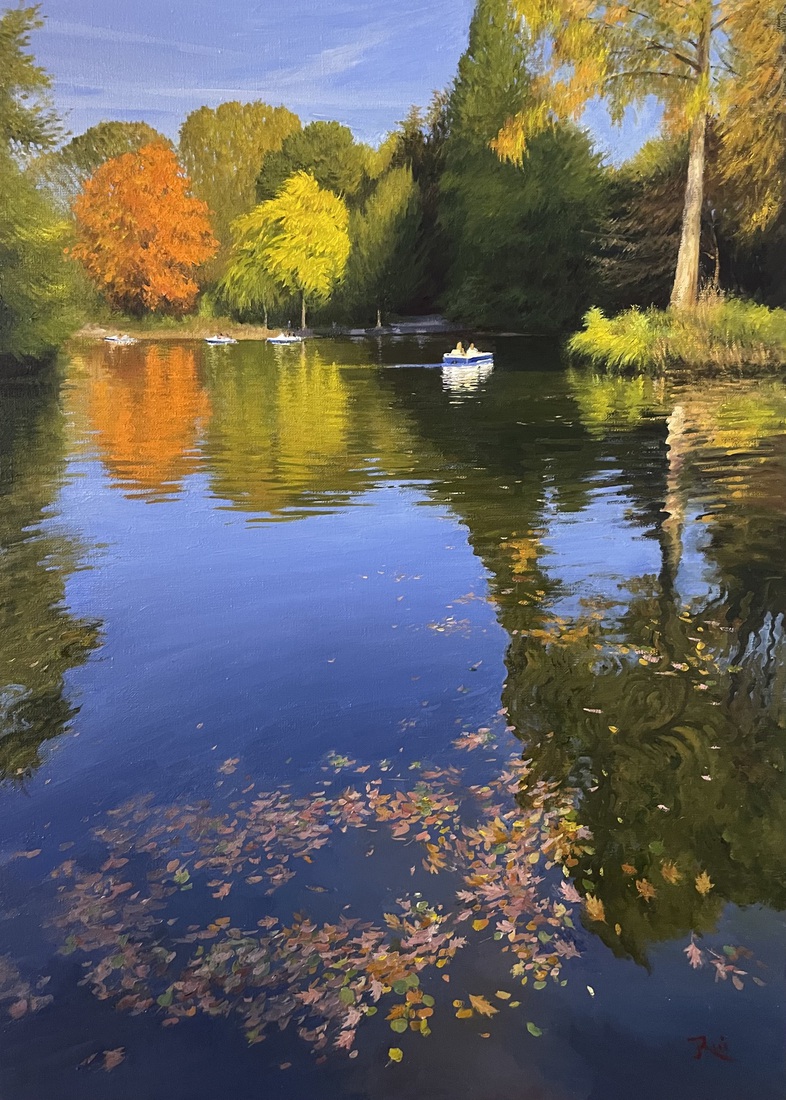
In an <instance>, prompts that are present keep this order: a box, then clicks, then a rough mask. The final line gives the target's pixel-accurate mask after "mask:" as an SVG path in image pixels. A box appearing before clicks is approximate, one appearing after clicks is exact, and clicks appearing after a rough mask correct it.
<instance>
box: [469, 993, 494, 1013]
mask: <svg viewBox="0 0 786 1100" xmlns="http://www.w3.org/2000/svg"><path fill="white" fill-rule="evenodd" d="M469 1003H470V1004H471V1005H472V1007H473V1008H474V1009H475V1011H476V1012H479V1013H480V1015H481V1016H495V1015H496V1014H497V1013H498V1012H499V1009H498V1008H495V1007H494V1005H492V1004H489V1002H488V1001H487V1000H486V998H485V997H474V996H473V995H472V994H471V993H470V995H469Z"/></svg>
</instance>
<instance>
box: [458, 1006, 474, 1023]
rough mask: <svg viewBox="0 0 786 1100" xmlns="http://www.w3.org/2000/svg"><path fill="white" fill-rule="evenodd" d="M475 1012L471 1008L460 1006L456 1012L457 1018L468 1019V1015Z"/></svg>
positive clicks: (472, 1014)
mask: <svg viewBox="0 0 786 1100" xmlns="http://www.w3.org/2000/svg"><path fill="white" fill-rule="evenodd" d="M474 1015H475V1013H474V1012H473V1011H472V1009H471V1008H460V1009H459V1010H458V1012H457V1013H456V1019H457V1020H468V1019H469V1018H470V1016H474Z"/></svg>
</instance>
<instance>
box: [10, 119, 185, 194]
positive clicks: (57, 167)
mask: <svg viewBox="0 0 786 1100" xmlns="http://www.w3.org/2000/svg"><path fill="white" fill-rule="evenodd" d="M153 142H160V143H161V144H164V145H169V144H170V142H169V141H168V140H167V138H165V137H164V135H163V134H159V132H158V131H157V130H154V129H153V127H152V126H148V124H147V123H146V122H99V123H98V125H97V126H91V127H90V128H89V129H88V130H85V132H84V133H83V134H79V135H78V136H77V137H75V138H72V139H71V141H69V142H68V144H67V145H64V146H63V147H62V148H61V149H57V150H55V151H54V152H48V153H44V154H43V155H42V156H40V157H38V158H37V159H36V160H35V161H34V162H33V163H32V164H31V166H30V170H31V172H32V173H33V175H34V176H35V178H36V180H37V181H38V183H39V184H40V185H41V186H42V187H45V188H46V189H47V190H48V191H49V192H50V193H51V195H52V197H53V199H54V200H55V202H56V203H57V205H58V206H60V207H62V208H63V209H64V210H69V211H70V209H71V206H72V204H73V202H74V199H75V198H76V196H77V195H78V194H79V192H80V191H81V190H82V188H83V187H84V184H85V181H86V180H87V179H89V178H90V176H92V175H93V173H94V172H95V171H96V169H97V168H100V167H101V165H102V164H105V163H106V162H107V161H108V160H112V158H113V157H119V156H122V155H123V153H135V152H138V151H139V149H141V148H142V146H144V145H150V144H152V143H153Z"/></svg>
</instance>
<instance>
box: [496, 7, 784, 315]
mask: <svg viewBox="0 0 786 1100" xmlns="http://www.w3.org/2000/svg"><path fill="white" fill-rule="evenodd" d="M513 7H514V10H515V12H516V14H517V15H518V16H519V17H520V18H521V21H522V22H521V34H522V36H523V38H524V40H525V42H526V43H527V44H528V49H529V53H530V57H531V58H532V62H531V64H532V65H533V66H534V72H535V76H536V79H535V81H534V82H533V92H534V93H535V94H533V96H532V97H531V99H530V100H529V101H528V102H527V103H526V104H525V105H524V107H523V108H521V109H520V110H518V111H517V112H515V113H513V114H512V115H511V117H510V118H509V119H508V120H507V122H506V123H505V125H504V126H503V127H502V129H501V131H500V133H499V136H498V138H497V139H496V141H495V148H496V150H497V152H498V153H499V154H500V156H502V157H504V158H507V159H510V160H513V161H520V160H521V158H522V156H523V155H524V153H525V150H526V147H527V145H528V143H529V141H530V140H531V138H532V137H533V136H534V135H535V134H537V133H540V132H542V131H543V130H545V129H548V128H550V127H552V126H553V125H554V124H555V122H556V121H557V120H558V119H560V118H566V117H579V116H580V115H581V113H582V112H583V110H584V108H585V106H586V104H587V103H588V102H589V101H590V100H591V99H593V98H595V97H597V96H598V94H600V95H601V97H602V98H603V99H604V100H605V102H606V103H607V105H608V107H609V109H610V112H611V116H612V119H613V120H614V121H617V122H619V121H620V120H621V119H622V117H623V114H624V111H625V109H626V107H628V106H630V105H633V104H637V103H641V102H642V101H643V100H645V99H646V98H647V97H649V96H654V97H656V98H657V99H658V100H659V101H660V102H661V104H662V105H663V108H664V114H665V123H666V126H667V129H668V131H669V132H670V133H673V134H676V133H684V134H686V135H687V138H688V165H687V179H686V184H685V195H684V206H683V212H682V221H681V233H680V245H679V250H678V255H677V263H676V271H675V275H674V283H673V287H672V292H671V306H672V307H673V308H675V309H679V308H683V307H686V306H691V305H693V304H694V303H695V301H696V297H697V293H698V274H699V258H700V247H701V246H700V238H701V212H702V204H703V192H704V171H705V151H706V131H707V122H708V119H709V118H710V116H711V115H712V114H713V112H715V111H719V110H723V112H724V114H725V115H726V116H728V117H733V118H736V121H737V125H738V126H739V127H745V122H744V120H743V119H742V117H741V113H740V111H739V110H738V109H737V108H738V107H739V106H740V104H741V103H742V102H744V100H740V98H739V93H738V92H737V91H736V90H735V84H734V83H733V82H732V81H727V82H725V83H724V76H725V75H726V74H727V73H728V71H729V69H730V68H731V67H733V65H734V63H735V61H739V60H743V61H744V65H745V69H746V71H747V72H749V73H750V72H751V70H752V69H754V70H755V67H756V65H757V64H758V60H759V58H760V56H761V55H762V50H763V51H764V52H765V53H766V52H767V51H768V50H770V49H771V47H770V45H769V44H767V45H765V44H764V42H765V41H766V39H767V38H768V37H771V36H772V35H773V34H777V31H776V30H775V22H774V19H773V20H772V22H771V23H770V25H769V30H768V15H764V14H763V12H765V11H766V12H768V13H769V14H770V15H772V14H774V12H773V8H772V5H771V4H770V3H768V2H765V3H759V4H758V5H757V4H756V3H754V2H752V0H747V2H746V3H743V4H741V3H740V2H739V0H694V2H693V3H688V4H686V3H685V2H684V0H640V2H639V0H637V2H636V3H635V4H629V3H609V2H606V0H553V2H551V3H548V4H544V3H542V0H513ZM742 8H746V9H747V10H748V15H749V17H751V18H752V15H753V11H754V9H755V10H757V11H758V17H757V19H756V20H755V22H756V25H757V26H758V27H759V28H760V29H761V31H762V35H761V38H762V42H758V41H756V40H754V39H753V38H752V36H751V35H750V33H749V29H748V26H747V24H746V22H745V17H744V16H742V15H741V14H740V12H741V9H742ZM767 31H768V33H765V32H767ZM749 86H750V80H749ZM776 109H777V100H775V99H771V100H770V101H769V103H768V104H767V105H766V106H762V107H761V108H760V110H761V112H762V114H763V116H764V117H766V118H770V117H771V116H772V113H773V111H774V110H776ZM764 129H765V130H766V126H765V127H764ZM745 132H746V135H747V138H748V141H749V144H748V149H747V154H746V159H747V164H748V165H751V164H752V163H753V164H755V159H756V155H757V153H756V150H755V149H754V148H753V147H752V146H751V145H750V140H751V139H752V138H754V137H756V136H757V135H756V132H755V130H754V129H752V128H751V127H750V126H747V128H746V129H745ZM761 137H762V135H761V133H760V134H759V142H758V144H759V145H761ZM754 174H755V168H754Z"/></svg>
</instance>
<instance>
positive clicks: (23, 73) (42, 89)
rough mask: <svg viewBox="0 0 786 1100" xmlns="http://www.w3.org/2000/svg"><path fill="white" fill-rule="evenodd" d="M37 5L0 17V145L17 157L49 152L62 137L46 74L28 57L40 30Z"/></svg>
mask: <svg viewBox="0 0 786 1100" xmlns="http://www.w3.org/2000/svg"><path fill="white" fill-rule="evenodd" d="M39 12H40V8H39V5H38V4H35V5H33V6H32V7H29V8H11V9H9V10H8V11H6V12H3V14H2V15H1V16H0V145H2V146H3V147H5V148H7V149H8V151H9V152H10V153H11V154H12V155H14V156H17V157H21V156H26V155H29V154H30V153H31V152H34V151H37V150H41V149H48V148H50V147H51V146H52V145H54V144H55V142H56V141H57V140H58V138H59V137H60V136H61V134H62V128H61V126H60V121H59V119H58V118H57V115H56V114H55V112H54V110H53V108H52V105H51V103H50V100H49V95H48V90H49V88H50V86H51V83H52V82H51V79H50V77H49V74H48V73H47V72H45V71H44V70H43V69H42V68H40V67H39V66H38V65H36V63H35V59H34V58H33V57H32V55H31V54H29V53H27V52H26V51H27V48H28V46H29V45H30V34H31V32H32V31H34V30H37V29H38V28H39V27H41V26H43V20H42V19H41V17H40V14H39Z"/></svg>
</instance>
